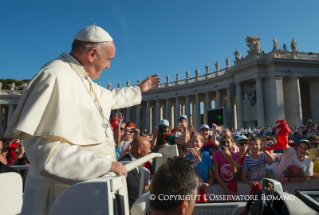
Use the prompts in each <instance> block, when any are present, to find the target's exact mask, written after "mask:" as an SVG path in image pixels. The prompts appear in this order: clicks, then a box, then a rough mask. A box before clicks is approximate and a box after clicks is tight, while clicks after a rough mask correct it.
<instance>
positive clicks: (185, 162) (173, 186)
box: [150, 157, 201, 213]
mask: <svg viewBox="0 0 319 215" xmlns="http://www.w3.org/2000/svg"><path fill="white" fill-rule="evenodd" d="M194 164H195V162H194V161H192V160H189V159H187V158H184V157H173V158H171V159H170V160H169V161H168V162H167V163H164V164H162V165H161V166H160V167H159V169H158V170H157V171H156V173H155V175H154V176H153V180H152V184H151V188H150V194H153V195H155V197H156V198H155V199H154V200H150V206H151V210H154V211H158V212H166V213H170V212H172V211H174V210H175V209H176V208H177V207H178V205H179V204H180V203H181V202H182V201H184V200H185V198H187V199H188V206H189V207H190V206H192V203H193V200H194V198H196V193H197V190H198V187H199V186H200V184H201V180H200V177H199V175H198V174H197V172H196V171H195V170H194V169H193V166H194ZM160 195H165V196H171V195H172V196H175V197H174V198H172V199H169V200H166V199H165V200H166V201H161V200H160V199H159V198H158V197H159V196H160ZM179 196H180V197H181V198H178V197H179ZM176 197H177V198H176ZM162 200H163V199H162Z"/></svg>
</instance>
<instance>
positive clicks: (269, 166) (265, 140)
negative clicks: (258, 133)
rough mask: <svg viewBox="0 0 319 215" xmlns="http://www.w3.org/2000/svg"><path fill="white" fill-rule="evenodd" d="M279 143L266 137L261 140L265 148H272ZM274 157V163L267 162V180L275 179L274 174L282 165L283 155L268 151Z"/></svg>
mask: <svg viewBox="0 0 319 215" xmlns="http://www.w3.org/2000/svg"><path fill="white" fill-rule="evenodd" d="M276 143H277V140H276V139H275V138H273V137H269V136H268V137H265V138H263V139H262V140H261V144H260V145H261V146H262V147H264V146H265V148H267V147H272V146H273V145H274V144H276ZM268 152H269V153H270V154H271V155H272V156H273V157H274V162H269V161H267V162H266V166H265V167H266V173H267V178H273V173H274V172H275V170H276V169H277V166H278V165H279V163H280V160H281V158H282V156H283V154H282V153H274V150H269V151H268Z"/></svg>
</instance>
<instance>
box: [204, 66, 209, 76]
mask: <svg viewBox="0 0 319 215" xmlns="http://www.w3.org/2000/svg"><path fill="white" fill-rule="evenodd" d="M205 69H206V75H208V74H209V66H208V65H206V66H205Z"/></svg>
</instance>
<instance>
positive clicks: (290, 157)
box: [274, 139, 313, 184]
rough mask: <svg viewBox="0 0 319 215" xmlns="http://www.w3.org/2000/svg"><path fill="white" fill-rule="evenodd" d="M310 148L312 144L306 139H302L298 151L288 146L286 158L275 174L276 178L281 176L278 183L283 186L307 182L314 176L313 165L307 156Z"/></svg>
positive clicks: (297, 147) (285, 152) (285, 151)
mask: <svg viewBox="0 0 319 215" xmlns="http://www.w3.org/2000/svg"><path fill="white" fill-rule="evenodd" d="M310 148H311V145H310V142H309V141H308V140H306V139H301V140H300V141H299V142H298V144H297V146H296V149H294V148H292V147H289V146H288V145H287V148H285V149H284V156H283V158H282V160H281V162H280V164H279V165H278V167H277V169H276V171H275V173H274V176H275V177H276V176H277V174H278V175H279V177H280V178H279V179H278V181H280V182H281V183H282V184H285V183H298V182H305V181H307V180H308V179H309V178H310V176H312V175H313V163H312V160H311V158H309V157H308V156H307V154H308V153H309V150H310ZM283 170H284V171H283Z"/></svg>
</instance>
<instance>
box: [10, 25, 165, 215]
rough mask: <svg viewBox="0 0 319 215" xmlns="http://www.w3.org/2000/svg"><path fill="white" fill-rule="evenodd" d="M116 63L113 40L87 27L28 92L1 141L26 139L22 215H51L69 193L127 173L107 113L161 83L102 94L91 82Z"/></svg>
mask: <svg viewBox="0 0 319 215" xmlns="http://www.w3.org/2000/svg"><path fill="white" fill-rule="evenodd" d="M114 55H115V46H114V43H113V39H112V38H111V36H110V35H109V34H108V33H107V32H106V31H104V30H103V29H102V28H100V27H98V26H95V25H92V26H88V27H86V28H84V29H82V30H81V31H79V33H78V34H77V35H76V36H75V39H74V41H73V44H72V50H71V53H70V54H68V53H63V54H61V56H59V57H58V58H56V59H54V60H53V61H51V62H49V63H47V64H45V65H44V66H43V67H42V69H41V70H40V71H39V72H38V73H37V74H36V75H35V76H34V78H33V79H32V80H31V81H30V83H29V85H28V86H27V88H26V90H25V92H24V94H23V96H22V98H21V99H20V102H19V104H18V107H17V109H16V111H15V113H14V115H13V117H12V119H11V121H10V124H9V126H8V128H7V130H6V133H5V136H6V137H12V136H16V137H18V138H20V139H23V141H24V147H25V151H26V154H27V156H28V159H29V161H30V168H29V173H28V177H27V180H26V185H25V194H24V201H23V207H22V213H21V214H28V215H29V214H48V213H49V211H50V208H51V206H52V204H53V202H54V200H55V198H56V197H57V196H58V195H59V194H60V193H61V192H62V191H63V190H64V189H65V188H67V187H68V186H70V185H72V184H75V183H77V182H80V181H85V180H89V179H92V178H96V177H99V176H101V175H103V174H105V173H107V172H114V173H116V174H117V175H122V174H126V173H127V170H126V168H125V167H124V166H123V165H122V164H121V163H119V162H116V159H115V145H114V139H113V133H112V129H111V126H110V123H109V116H110V112H111V110H112V109H119V108H125V107H129V106H133V105H137V104H140V103H141V99H142V96H141V93H143V92H146V91H148V90H149V89H151V88H157V87H158V84H159V83H160V78H159V77H158V75H153V76H148V77H147V79H145V80H144V81H143V82H141V84H139V86H131V87H125V88H122V89H113V90H112V91H110V90H108V89H105V88H103V87H100V86H99V85H97V84H95V83H94V82H92V80H91V79H97V78H99V76H100V74H101V73H102V70H103V69H108V68H110V62H111V60H112V59H113V57H114Z"/></svg>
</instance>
